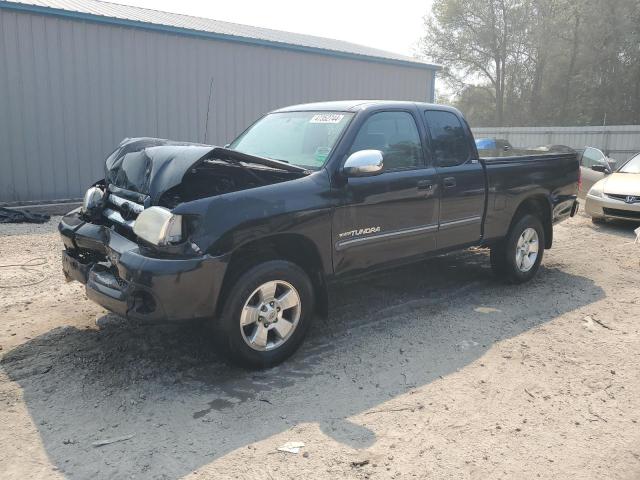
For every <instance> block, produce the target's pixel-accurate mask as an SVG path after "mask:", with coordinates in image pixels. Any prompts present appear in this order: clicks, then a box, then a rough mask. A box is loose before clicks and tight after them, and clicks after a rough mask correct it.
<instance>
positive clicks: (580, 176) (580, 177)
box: [578, 167, 582, 192]
mask: <svg viewBox="0 0 640 480" xmlns="http://www.w3.org/2000/svg"><path fill="white" fill-rule="evenodd" d="M578 191H579V192H581V191H582V169H581V168H580V167H578Z"/></svg>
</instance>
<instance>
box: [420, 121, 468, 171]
mask: <svg viewBox="0 0 640 480" xmlns="http://www.w3.org/2000/svg"><path fill="white" fill-rule="evenodd" d="M424 117H425V121H426V123H427V127H428V129H429V133H430V134H431V151H432V154H433V158H434V160H435V162H436V164H437V165H438V166H441V167H453V166H456V165H462V164H463V163H464V162H466V161H467V160H469V155H470V153H471V152H470V149H469V144H468V138H467V135H466V133H465V130H464V128H463V126H462V123H461V122H460V119H459V118H458V117H457V116H456V115H454V114H453V113H451V112H443V111H438V110H427V111H426V112H424Z"/></svg>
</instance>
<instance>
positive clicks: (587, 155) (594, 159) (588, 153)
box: [582, 147, 607, 168]
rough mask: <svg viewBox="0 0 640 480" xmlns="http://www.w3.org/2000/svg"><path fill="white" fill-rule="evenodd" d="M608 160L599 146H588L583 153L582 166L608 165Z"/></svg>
mask: <svg viewBox="0 0 640 480" xmlns="http://www.w3.org/2000/svg"><path fill="white" fill-rule="evenodd" d="M606 164H607V161H606V160H605V158H604V153H602V152H601V151H600V150H598V149H597V148H593V147H587V148H585V149H584V153H583V154H582V166H583V167H585V168H591V167H593V166H594V165H606Z"/></svg>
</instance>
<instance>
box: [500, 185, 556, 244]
mask: <svg viewBox="0 0 640 480" xmlns="http://www.w3.org/2000/svg"><path fill="white" fill-rule="evenodd" d="M527 213H529V214H531V215H535V216H536V217H538V218H539V219H540V221H541V222H542V227H543V228H544V243H545V245H544V248H551V246H552V244H553V224H552V221H551V205H550V204H549V201H548V200H547V198H546V197H544V196H543V195H536V196H535V197H529V198H527V199H526V200H524V201H523V202H522V203H521V204H520V205H519V206H518V208H517V210H516V212H515V213H514V214H513V218H512V220H511V225H513V224H514V223H515V222H517V221H518V219H520V218H521V217H522V216H523V215H525V214H527ZM511 225H510V226H509V228H511Z"/></svg>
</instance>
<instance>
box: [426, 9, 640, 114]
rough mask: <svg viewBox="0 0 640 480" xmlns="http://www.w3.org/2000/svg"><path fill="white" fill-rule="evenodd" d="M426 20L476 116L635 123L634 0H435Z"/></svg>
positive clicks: (637, 48)
mask: <svg viewBox="0 0 640 480" xmlns="http://www.w3.org/2000/svg"><path fill="white" fill-rule="evenodd" d="M425 27H426V32H425V37H424V39H423V43H422V53H423V54H424V56H426V57H429V58H431V59H432V60H433V61H435V62H437V63H440V64H442V65H443V66H444V67H445V70H444V72H442V74H443V75H444V79H445V81H446V82H447V83H448V85H449V87H450V88H451V89H452V90H453V92H454V96H453V103H454V104H455V105H456V106H458V107H459V108H461V109H462V110H464V111H465V112H466V113H467V115H468V117H469V119H470V121H471V122H472V123H473V124H475V125H478V126H480V125H483V126H490V125H550V124H554V125H601V124H603V123H605V122H606V123H607V124H638V123H640V1H638V0H435V1H434V4H433V9H432V12H431V14H429V15H428V16H427V17H426V19H425Z"/></svg>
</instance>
